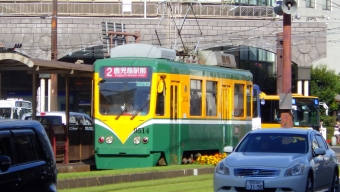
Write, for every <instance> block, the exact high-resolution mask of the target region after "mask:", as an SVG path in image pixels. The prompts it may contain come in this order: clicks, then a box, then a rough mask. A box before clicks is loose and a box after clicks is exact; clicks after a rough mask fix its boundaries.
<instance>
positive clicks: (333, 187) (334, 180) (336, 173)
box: [329, 171, 339, 192]
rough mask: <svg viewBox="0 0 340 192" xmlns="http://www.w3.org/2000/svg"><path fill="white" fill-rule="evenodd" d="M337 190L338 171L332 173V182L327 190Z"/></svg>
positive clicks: (331, 191)
mask: <svg viewBox="0 0 340 192" xmlns="http://www.w3.org/2000/svg"><path fill="white" fill-rule="evenodd" d="M338 189H339V176H338V171H334V173H333V182H332V188H331V190H329V191H330V192H338Z"/></svg>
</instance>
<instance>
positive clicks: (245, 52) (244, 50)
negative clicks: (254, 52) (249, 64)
mask: <svg viewBox="0 0 340 192" xmlns="http://www.w3.org/2000/svg"><path fill="white" fill-rule="evenodd" d="M240 59H243V60H248V47H245V46H243V47H240Z"/></svg>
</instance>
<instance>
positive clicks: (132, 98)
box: [115, 97, 135, 120]
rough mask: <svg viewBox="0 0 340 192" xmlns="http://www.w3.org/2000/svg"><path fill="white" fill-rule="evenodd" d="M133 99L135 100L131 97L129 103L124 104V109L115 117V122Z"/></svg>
mask: <svg viewBox="0 0 340 192" xmlns="http://www.w3.org/2000/svg"><path fill="white" fill-rule="evenodd" d="M134 99H135V98H134V97H132V98H131V99H130V101H129V102H127V103H126V104H125V107H124V109H122V111H121V112H120V113H119V114H118V115H117V117H116V118H115V120H118V119H119V117H120V116H121V115H123V113H124V111H125V109H126V106H128V105H130V104H131V103H132V101H133V100H134Z"/></svg>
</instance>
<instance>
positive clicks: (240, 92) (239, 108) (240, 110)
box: [234, 84, 244, 117]
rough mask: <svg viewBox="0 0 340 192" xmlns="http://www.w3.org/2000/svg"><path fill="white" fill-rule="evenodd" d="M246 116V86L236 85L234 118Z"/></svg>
mask: <svg viewBox="0 0 340 192" xmlns="http://www.w3.org/2000/svg"><path fill="white" fill-rule="evenodd" d="M243 116H244V85H242V84H235V87H234V117H243Z"/></svg>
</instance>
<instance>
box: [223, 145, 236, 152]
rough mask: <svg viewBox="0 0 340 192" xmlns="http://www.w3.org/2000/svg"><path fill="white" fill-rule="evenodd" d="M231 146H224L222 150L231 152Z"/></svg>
mask: <svg viewBox="0 0 340 192" xmlns="http://www.w3.org/2000/svg"><path fill="white" fill-rule="evenodd" d="M233 149H234V148H233V147H232V146H226V147H224V149H223V151H224V152H226V153H231V152H233Z"/></svg>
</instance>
